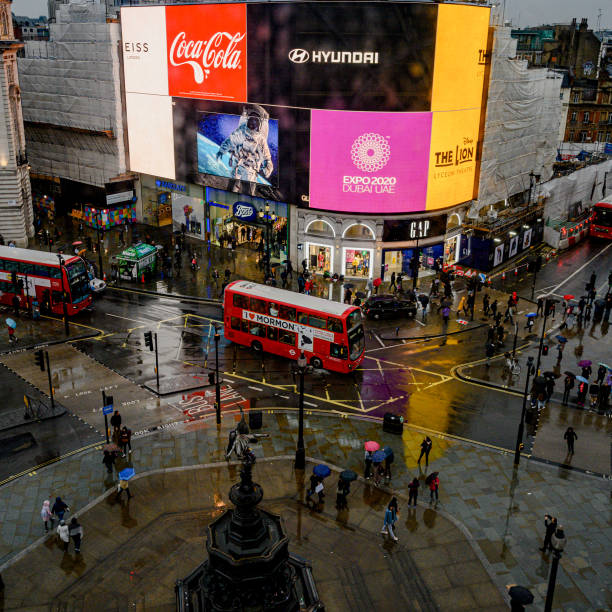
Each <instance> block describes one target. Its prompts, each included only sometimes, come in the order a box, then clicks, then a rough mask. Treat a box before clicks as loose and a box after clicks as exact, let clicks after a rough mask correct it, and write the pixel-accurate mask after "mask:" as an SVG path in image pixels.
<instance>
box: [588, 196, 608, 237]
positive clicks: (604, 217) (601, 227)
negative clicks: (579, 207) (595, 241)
mask: <svg viewBox="0 0 612 612" xmlns="http://www.w3.org/2000/svg"><path fill="white" fill-rule="evenodd" d="M593 213H594V218H593V222H592V223H591V237H593V238H607V239H608V240H612V197H608V198H606V199H605V200H602V201H601V202H598V203H597V204H595V206H594V207H593Z"/></svg>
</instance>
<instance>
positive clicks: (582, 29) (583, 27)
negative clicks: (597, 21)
mask: <svg viewBox="0 0 612 612" xmlns="http://www.w3.org/2000/svg"><path fill="white" fill-rule="evenodd" d="M588 27H589V25H588V23H587V18H586V17H583V18H582V19H581V20H580V32H586V31H587V30H588Z"/></svg>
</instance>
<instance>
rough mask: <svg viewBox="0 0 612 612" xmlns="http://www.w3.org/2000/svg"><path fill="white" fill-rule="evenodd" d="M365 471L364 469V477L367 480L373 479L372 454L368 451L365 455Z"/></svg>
mask: <svg viewBox="0 0 612 612" xmlns="http://www.w3.org/2000/svg"><path fill="white" fill-rule="evenodd" d="M363 459H364V469H363V477H364V478H365V479H366V480H367V479H368V478H370V477H371V472H372V453H371V452H370V451H368V450H367V451H366V452H365V455H364V458H363Z"/></svg>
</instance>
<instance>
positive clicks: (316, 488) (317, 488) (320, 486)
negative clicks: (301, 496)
mask: <svg viewBox="0 0 612 612" xmlns="http://www.w3.org/2000/svg"><path fill="white" fill-rule="evenodd" d="M322 490H323V483H322V482H320V483H319V484H318V485H317V486H316V487H315V493H320V492H321V491H322Z"/></svg>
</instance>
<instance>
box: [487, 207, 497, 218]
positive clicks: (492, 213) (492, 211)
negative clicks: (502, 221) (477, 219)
mask: <svg viewBox="0 0 612 612" xmlns="http://www.w3.org/2000/svg"><path fill="white" fill-rule="evenodd" d="M487 217H489V219H497V211H496V210H495V209H494V208H489V210H487Z"/></svg>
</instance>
